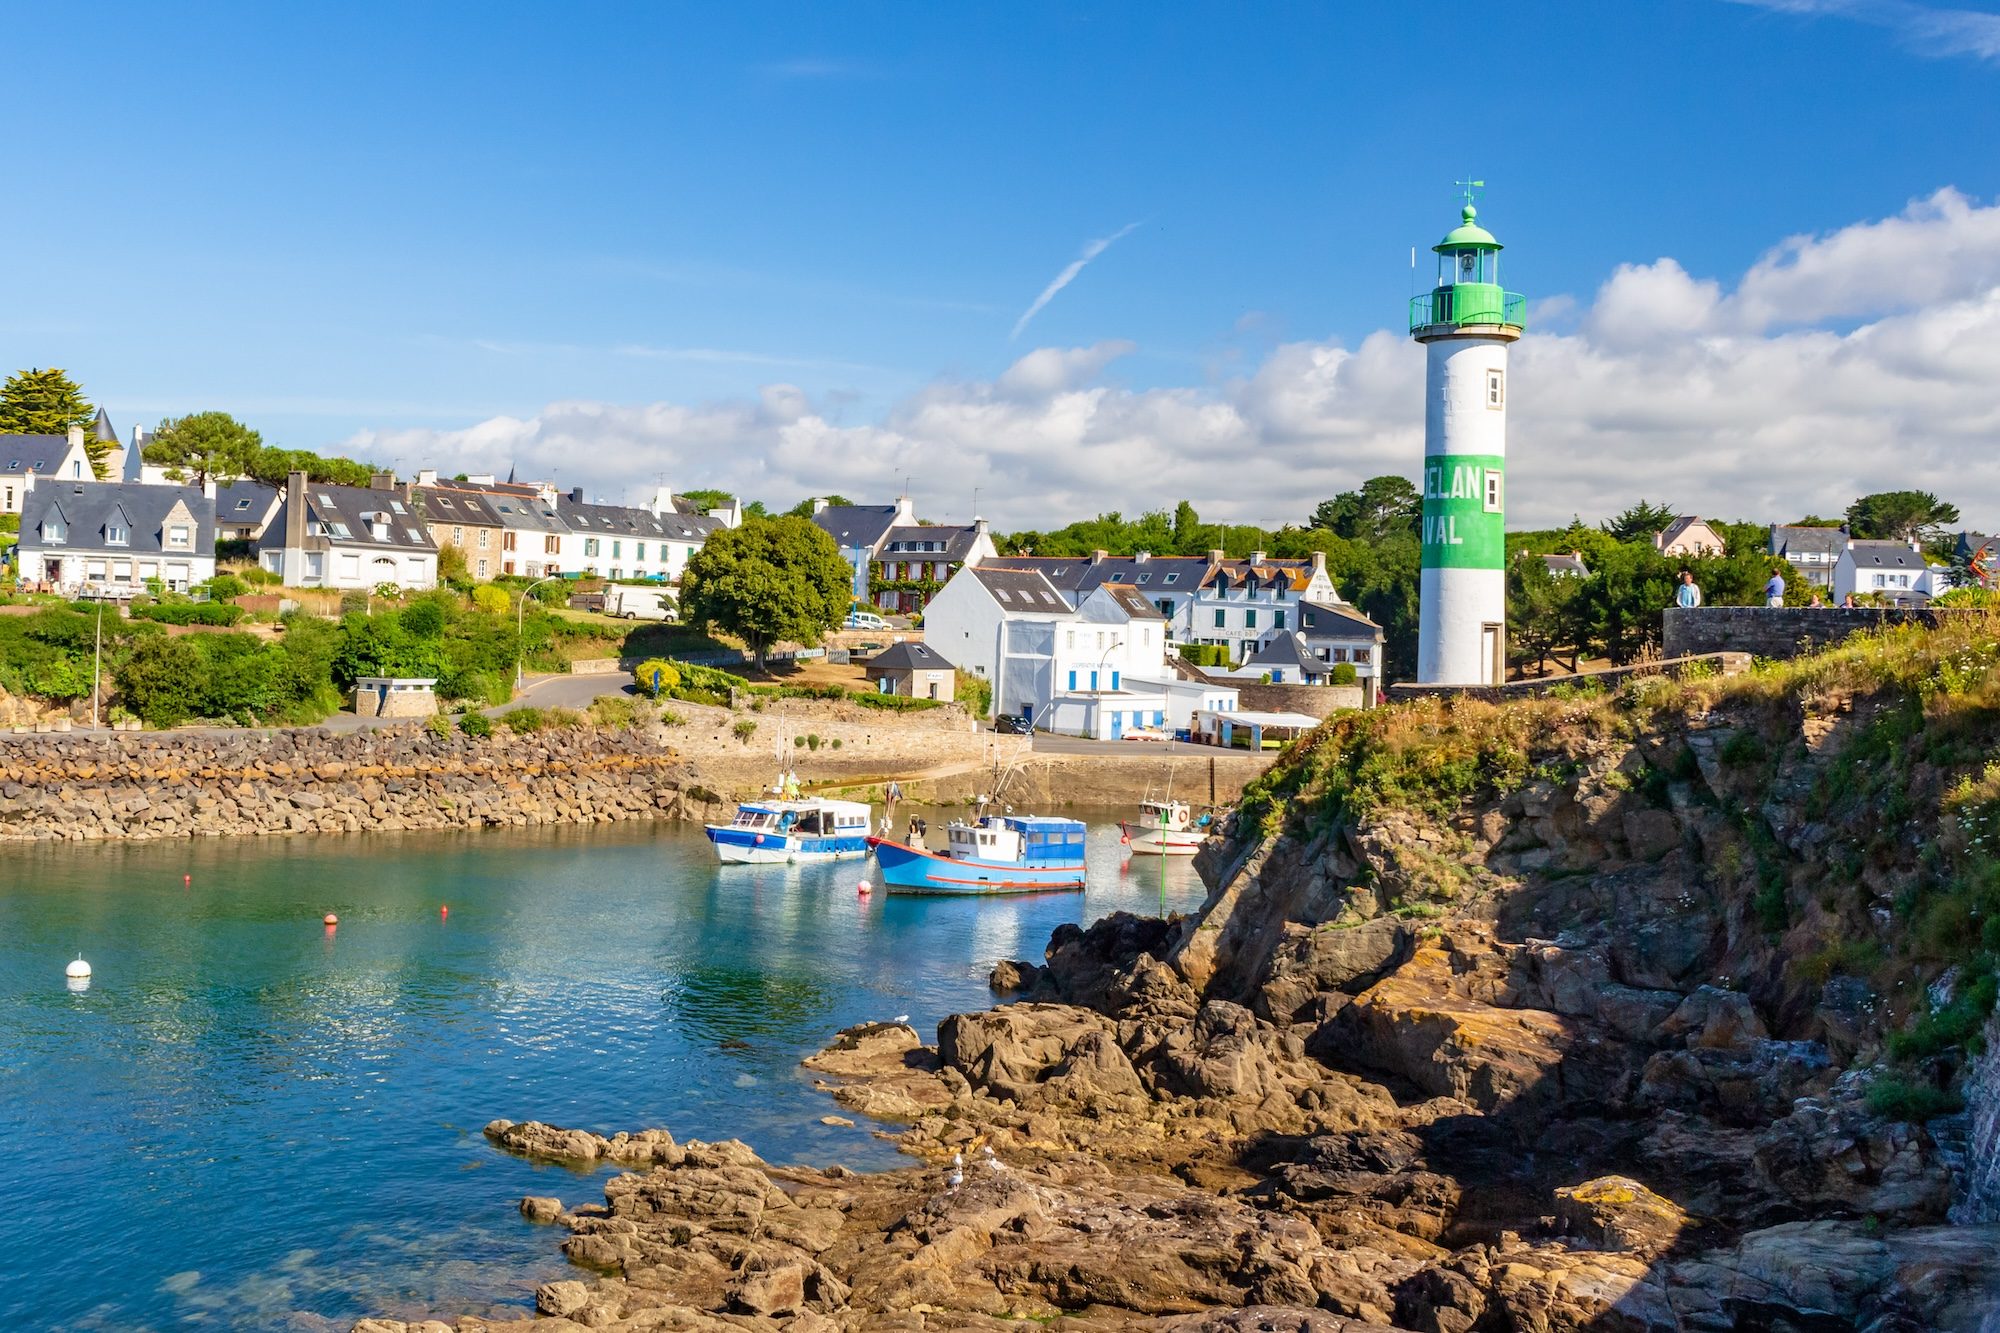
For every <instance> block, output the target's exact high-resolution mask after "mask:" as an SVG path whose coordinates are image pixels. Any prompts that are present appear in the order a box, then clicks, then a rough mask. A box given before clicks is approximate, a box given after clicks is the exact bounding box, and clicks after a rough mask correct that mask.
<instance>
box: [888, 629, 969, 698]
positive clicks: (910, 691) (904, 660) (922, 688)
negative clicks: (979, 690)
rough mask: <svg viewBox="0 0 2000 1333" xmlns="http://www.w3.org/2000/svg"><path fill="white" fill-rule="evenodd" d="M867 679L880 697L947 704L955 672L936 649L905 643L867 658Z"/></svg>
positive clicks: (950, 695)
mask: <svg viewBox="0 0 2000 1333" xmlns="http://www.w3.org/2000/svg"><path fill="white" fill-rule="evenodd" d="M868 678H869V679H870V680H872V681H874V682H875V688H876V689H877V690H880V691H881V692H882V693H883V694H901V695H906V696H908V697H909V698H912V699H943V700H949V699H951V697H952V691H953V686H954V685H955V684H956V683H957V679H958V669H957V668H956V667H954V666H952V664H951V663H949V662H947V661H945V660H944V658H943V657H942V656H940V655H939V654H938V652H937V650H936V649H934V648H931V647H929V646H928V645H926V644H922V643H918V642H915V641H910V640H906V641H904V642H902V643H892V644H890V645H889V646H888V647H887V648H886V649H884V650H883V651H881V652H879V653H877V654H875V656H873V657H871V658H869V659H868Z"/></svg>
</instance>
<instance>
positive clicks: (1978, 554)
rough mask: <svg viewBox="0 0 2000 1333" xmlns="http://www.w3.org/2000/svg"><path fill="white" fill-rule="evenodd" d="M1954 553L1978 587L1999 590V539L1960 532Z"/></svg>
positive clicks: (1983, 534) (1976, 533)
mask: <svg viewBox="0 0 2000 1333" xmlns="http://www.w3.org/2000/svg"><path fill="white" fill-rule="evenodd" d="M1956 552H1957V557H1958V559H1959V560H1961V561H1963V562H1964V564H1965V567H1966V568H1967V569H1968V570H1969V571H1970V572H1971V574H1972V577H1973V578H1974V579H1976V580H1977V581H1978V583H1979V586H1980V587H1982V588H2000V537H1989V536H1987V535H1986V534H1985V533H1983V532H1961V533H1959V534H1958V545H1957V548H1956Z"/></svg>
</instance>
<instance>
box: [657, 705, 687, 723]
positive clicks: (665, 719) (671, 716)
mask: <svg viewBox="0 0 2000 1333" xmlns="http://www.w3.org/2000/svg"><path fill="white" fill-rule="evenodd" d="M660 725H661V726H665V727H684V726H686V725H687V714H686V713H676V712H675V711H674V710H673V709H671V708H666V709H662V710H661V712H660Z"/></svg>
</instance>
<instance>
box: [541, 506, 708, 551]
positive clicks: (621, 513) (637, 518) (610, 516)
mask: <svg viewBox="0 0 2000 1333" xmlns="http://www.w3.org/2000/svg"><path fill="white" fill-rule="evenodd" d="M556 513H557V515H558V516H560V517H561V519H562V521H563V522H565V523H567V524H569V529H570V531H571V532H580V533H583V534H585V535H586V536H591V537H638V538H642V539H643V538H648V537H652V538H670V539H673V540H677V541H691V542H704V541H707V540H708V535H709V534H710V533H711V532H714V531H715V530H716V529H717V528H719V527H721V526H722V520H720V519H715V518H708V517H706V516H696V515H693V514H660V515H655V514H654V513H653V511H652V510H650V509H637V508H634V507H632V506H630V505H600V504H584V503H580V502H578V501H576V500H570V499H560V500H557V501H556Z"/></svg>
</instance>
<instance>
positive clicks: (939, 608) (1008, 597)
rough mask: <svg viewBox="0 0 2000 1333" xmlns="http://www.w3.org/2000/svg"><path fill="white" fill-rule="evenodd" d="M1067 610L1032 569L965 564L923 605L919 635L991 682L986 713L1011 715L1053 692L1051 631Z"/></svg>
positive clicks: (1070, 614)
mask: <svg viewBox="0 0 2000 1333" xmlns="http://www.w3.org/2000/svg"><path fill="white" fill-rule="evenodd" d="M1075 619H1076V614H1075V612H1074V611H1073V610H1072V609H1071V608H1070V605H1069V603H1068V602H1066V601H1064V600H1063V597H1062V594H1060V593H1058V592H1057V591H1056V589H1055V586H1054V585H1053V584H1051V583H1050V582H1049V581H1048V580H1047V579H1046V578H1044V577H1043V576H1042V575H1041V574H1040V573H1038V572H1036V571H1034V570H1014V569H990V568H987V567H986V566H983V565H973V566H968V567H967V568H965V569H962V570H960V571H959V572H958V573H957V574H954V575H953V576H952V577H951V579H950V580H949V581H947V582H946V584H945V585H944V587H943V588H941V589H939V590H938V594H937V596H935V597H933V598H931V600H930V603H929V605H928V606H926V607H925V609H924V642H925V643H927V644H928V645H930V647H931V648H933V649H934V650H936V651H937V652H938V653H940V654H941V655H943V656H944V657H945V659H946V660H948V661H950V662H952V663H954V664H956V665H957V667H958V668H959V670H961V671H969V672H971V673H972V674H973V675H975V676H978V677H980V678H982V679H984V680H987V681H989V682H991V683H992V686H993V710H994V716H998V715H999V714H1001V713H1013V714H1016V715H1019V714H1021V713H1023V712H1024V711H1030V712H1031V711H1033V710H1035V709H1037V708H1038V707H1040V706H1042V705H1043V704H1045V703H1046V701H1047V700H1048V699H1049V698H1050V697H1051V696H1052V695H1053V694H1054V692H1055V669H1056V666H1055V664H1056V635H1057V632H1058V630H1059V629H1060V628H1061V627H1062V626H1064V625H1070V626H1072V627H1074V624H1075Z"/></svg>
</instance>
